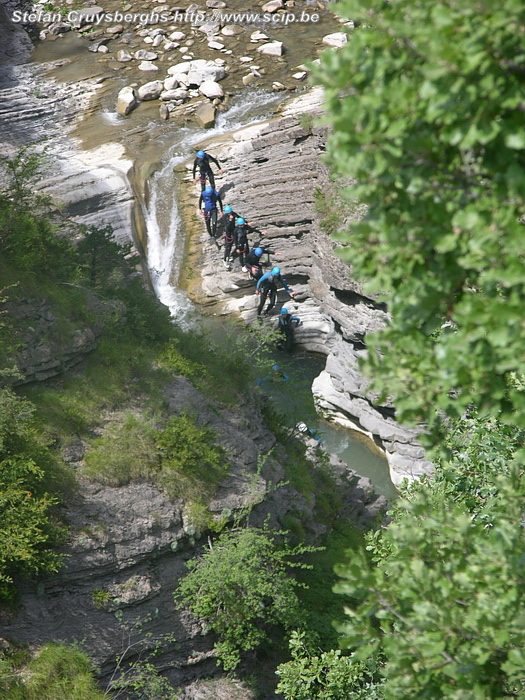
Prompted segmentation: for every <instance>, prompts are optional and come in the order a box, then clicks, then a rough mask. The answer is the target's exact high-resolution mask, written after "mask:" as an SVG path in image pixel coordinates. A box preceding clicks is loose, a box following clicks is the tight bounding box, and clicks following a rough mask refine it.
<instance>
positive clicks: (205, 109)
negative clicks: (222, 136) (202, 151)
mask: <svg viewBox="0 0 525 700" xmlns="http://www.w3.org/2000/svg"><path fill="white" fill-rule="evenodd" d="M215 114H216V109H215V107H214V106H213V105H212V104H211V102H207V103H203V104H201V105H199V106H198V107H197V109H196V110H195V119H196V120H197V123H198V124H200V125H201V126H202V127H204V128H205V129H210V128H211V127H212V126H214V124H215Z"/></svg>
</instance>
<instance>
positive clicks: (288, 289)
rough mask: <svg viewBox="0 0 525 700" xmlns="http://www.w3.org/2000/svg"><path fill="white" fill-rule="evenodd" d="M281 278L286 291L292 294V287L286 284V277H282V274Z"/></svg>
mask: <svg viewBox="0 0 525 700" xmlns="http://www.w3.org/2000/svg"><path fill="white" fill-rule="evenodd" d="M279 279H280V281H281V284H282V285H283V287H284V288H285V289H286V291H287V292H288V294H290V292H291V291H292V290H291V289H290V287H289V286H288V285H287V284H286V280H285V279H284V277H281V275H279Z"/></svg>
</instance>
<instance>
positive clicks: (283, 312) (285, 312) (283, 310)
mask: <svg viewBox="0 0 525 700" xmlns="http://www.w3.org/2000/svg"><path fill="white" fill-rule="evenodd" d="M281 313H282V314H287V313H288V309H287V308H286V306H283V308H282V309H281Z"/></svg>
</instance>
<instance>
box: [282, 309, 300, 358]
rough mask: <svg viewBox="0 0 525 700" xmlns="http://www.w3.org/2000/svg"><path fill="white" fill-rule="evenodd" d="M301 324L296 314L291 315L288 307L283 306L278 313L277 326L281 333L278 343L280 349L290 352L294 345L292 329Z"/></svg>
mask: <svg viewBox="0 0 525 700" xmlns="http://www.w3.org/2000/svg"><path fill="white" fill-rule="evenodd" d="M300 325H301V319H300V318H299V317H298V316H292V314H290V313H289V312H288V309H287V308H286V307H285V306H283V307H282V309H281V311H280V313H279V320H278V321H277V328H278V330H279V332H280V333H281V334H282V339H281V340H280V342H279V343H278V347H279V349H280V350H287V351H288V352H292V350H293V346H294V330H295V329H296V328H297V327H298V326H300Z"/></svg>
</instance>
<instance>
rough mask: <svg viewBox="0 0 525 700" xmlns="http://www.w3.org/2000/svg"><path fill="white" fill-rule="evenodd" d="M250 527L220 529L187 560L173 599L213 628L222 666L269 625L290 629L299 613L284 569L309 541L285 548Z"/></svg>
mask: <svg viewBox="0 0 525 700" xmlns="http://www.w3.org/2000/svg"><path fill="white" fill-rule="evenodd" d="M277 534H282V533H273V534H272V533H269V532H266V531H261V530H257V529H255V528H246V529H242V530H233V531H230V532H225V533H223V534H222V535H220V536H219V537H218V539H217V540H216V541H215V542H214V544H213V547H212V548H211V549H209V550H208V551H206V552H204V554H203V555H202V556H201V557H199V558H196V559H193V560H192V561H191V562H189V564H188V566H189V568H190V572H189V574H188V575H187V576H186V577H185V578H184V579H183V580H182V582H181V583H180V585H179V587H178V589H177V591H176V593H175V599H176V600H177V601H178V603H179V606H180V607H183V606H184V605H187V606H188V607H189V608H190V610H191V611H192V612H193V613H194V614H195V615H196V616H197V617H199V618H200V619H201V620H204V621H205V622H207V623H208V625H209V626H210V627H211V629H212V630H213V631H214V632H216V633H217V635H218V642H217V644H216V645H215V650H216V652H217V656H218V658H219V660H220V662H221V664H222V665H223V667H224V668H225V669H233V668H235V667H236V666H237V665H238V663H239V661H240V654H241V652H243V651H249V650H252V649H255V648H256V647H258V646H259V645H261V644H262V643H263V642H265V641H266V640H268V634H269V631H270V630H271V628H272V626H276V625H277V626H279V627H281V628H284V629H285V630H290V629H292V628H294V627H297V626H298V625H300V624H301V621H302V619H303V615H302V613H301V607H300V603H299V599H298V597H297V594H296V592H295V589H296V587H297V586H298V585H299V584H298V583H297V582H296V581H295V580H294V579H293V578H292V577H291V576H290V574H289V570H290V567H292V566H296V567H297V566H303V567H304V566H305V565H304V564H300V563H298V562H297V561H294V558H296V557H297V556H298V555H300V554H303V553H304V552H307V551H313V550H314V548H313V547H305V546H297V547H293V548H290V547H289V546H287V545H286V544H284V543H281V544H280V545H279V544H278V543H277V542H276V539H275V535H277Z"/></svg>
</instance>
